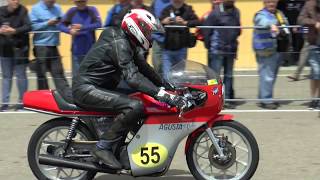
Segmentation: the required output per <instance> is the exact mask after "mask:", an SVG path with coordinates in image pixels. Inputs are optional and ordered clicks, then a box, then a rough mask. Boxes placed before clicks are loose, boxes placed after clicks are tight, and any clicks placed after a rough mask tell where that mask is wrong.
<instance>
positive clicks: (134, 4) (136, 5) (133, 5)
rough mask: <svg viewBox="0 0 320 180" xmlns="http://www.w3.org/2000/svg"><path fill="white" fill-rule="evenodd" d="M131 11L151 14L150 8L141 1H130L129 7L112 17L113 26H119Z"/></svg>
mask: <svg viewBox="0 0 320 180" xmlns="http://www.w3.org/2000/svg"><path fill="white" fill-rule="evenodd" d="M131 9H144V10H147V11H149V12H151V13H153V12H152V10H151V8H150V7H149V6H147V5H145V4H144V2H143V0H130V3H129V5H128V6H125V7H124V8H123V9H122V10H121V11H120V12H119V14H117V15H115V16H114V20H113V25H115V26H120V25H121V22H122V19H123V18H124V16H125V15H126V14H127V13H128V12H129V11H130V10H131Z"/></svg>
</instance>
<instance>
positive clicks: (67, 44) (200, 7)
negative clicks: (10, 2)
mask: <svg viewBox="0 0 320 180" xmlns="http://www.w3.org/2000/svg"><path fill="white" fill-rule="evenodd" d="M37 2H38V0H21V3H22V4H24V5H26V6H27V8H28V9H29V10H30V9H31V6H32V5H33V4H35V3H37ZM145 2H146V4H150V1H145ZM186 2H187V3H188V4H190V5H192V6H193V8H194V10H195V11H196V13H197V15H198V16H199V17H200V16H201V15H202V14H204V13H205V12H207V11H208V10H209V9H210V7H211V5H210V3H209V0H208V1H204V0H186ZM57 3H58V4H60V5H61V7H62V9H63V12H66V11H67V10H68V9H69V8H70V7H72V6H73V1H72V0H63V1H62V0H57ZM114 3H115V1H114V0H89V5H91V6H96V7H97V8H98V10H99V13H100V16H101V18H102V21H103V23H104V20H105V18H106V15H107V12H108V10H109V9H110V8H111V7H112V6H113V4H114ZM236 6H237V7H238V8H239V9H240V13H241V23H242V25H243V26H253V23H252V20H253V16H254V14H255V12H257V11H258V10H259V9H261V8H262V1H261V0H238V1H236ZM99 34H100V32H99V31H98V32H97V37H98V35H99ZM239 42H240V43H239V51H238V60H237V61H236V68H238V69H242V68H245V69H247V68H250V69H251V68H253V69H254V68H255V67H256V62H255V57H254V53H253V51H252V30H247V29H245V30H242V35H241V36H240V38H239ZM70 49H71V38H70V36H69V35H67V34H64V33H61V46H60V53H61V55H62V56H63V57H64V58H63V64H64V67H65V69H66V70H70V67H71V66H70V62H71V60H70V59H71V54H70ZM150 57H151V55H150V56H149V59H148V60H149V62H150ZM188 59H190V60H195V61H198V62H201V63H203V64H206V63H207V50H206V49H205V48H204V46H203V43H202V42H200V41H198V43H197V45H196V47H194V48H191V49H190V50H189V51H188Z"/></svg>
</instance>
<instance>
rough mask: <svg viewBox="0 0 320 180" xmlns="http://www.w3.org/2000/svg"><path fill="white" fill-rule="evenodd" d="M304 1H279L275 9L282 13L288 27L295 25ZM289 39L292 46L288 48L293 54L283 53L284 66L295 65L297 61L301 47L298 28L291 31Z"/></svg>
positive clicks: (301, 39) (301, 37)
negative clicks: (284, 55) (290, 48)
mask: <svg viewBox="0 0 320 180" xmlns="http://www.w3.org/2000/svg"><path fill="white" fill-rule="evenodd" d="M305 1H306V0H279V3H278V5H277V9H279V10H280V11H281V12H283V13H284V15H285V16H286V17H287V18H288V22H289V24H290V25H296V24H297V19H298V16H299V13H300V12H301V10H302V7H303V5H304V3H305ZM291 39H292V44H291V45H290V46H291V47H292V50H293V54H289V52H287V53H285V54H286V58H284V61H285V62H284V63H283V64H284V65H294V64H296V63H297V62H298V59H299V52H300V51H301V49H302V46H303V35H302V33H301V32H300V31H299V30H298V28H292V29H291Z"/></svg>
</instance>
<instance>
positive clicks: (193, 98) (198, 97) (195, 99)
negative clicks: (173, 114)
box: [176, 87, 207, 118]
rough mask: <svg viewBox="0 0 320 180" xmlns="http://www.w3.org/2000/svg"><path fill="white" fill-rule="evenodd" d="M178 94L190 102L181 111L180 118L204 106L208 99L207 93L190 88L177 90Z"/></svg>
mask: <svg viewBox="0 0 320 180" xmlns="http://www.w3.org/2000/svg"><path fill="white" fill-rule="evenodd" d="M176 92H177V94H178V95H180V96H183V97H184V98H185V99H186V101H187V102H188V105H186V106H184V107H182V108H181V109H180V113H179V118H180V117H181V116H182V115H183V113H185V112H188V111H190V110H192V109H194V108H195V107H197V106H199V105H200V104H202V102H203V101H204V100H205V99H206V97H207V94H206V93H205V92H202V91H200V90H196V89H190V88H189V87H179V88H176Z"/></svg>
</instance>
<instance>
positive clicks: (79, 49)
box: [60, 0, 101, 76]
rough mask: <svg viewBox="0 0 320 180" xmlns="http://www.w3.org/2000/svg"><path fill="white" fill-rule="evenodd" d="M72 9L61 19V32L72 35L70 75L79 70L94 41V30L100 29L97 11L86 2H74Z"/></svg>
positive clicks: (76, 0)
mask: <svg viewBox="0 0 320 180" xmlns="http://www.w3.org/2000/svg"><path fill="white" fill-rule="evenodd" d="M74 3H75V4H76V7H72V8H71V9H69V10H68V12H67V13H66V14H65V15H64V17H63V18H62V22H61V24H60V29H61V31H63V32H65V33H68V34H70V35H72V75H73V76H75V75H76V74H77V72H78V70H79V67H80V63H81V62H82V60H83V58H84V56H85V55H86V54H87V52H88V51H89V49H90V48H91V46H92V44H93V43H95V41H96V36H95V29H97V28H100V27H101V18H100V15H99V13H98V10H97V9H96V8H95V7H93V6H88V5H87V0H74Z"/></svg>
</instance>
